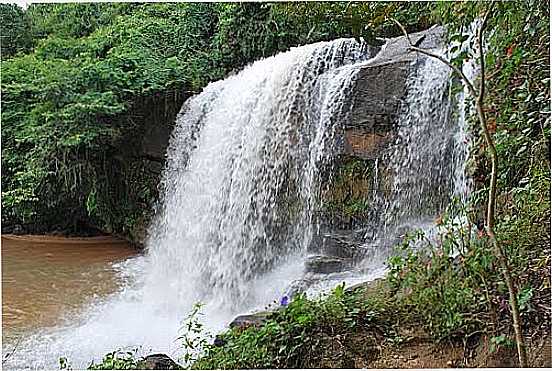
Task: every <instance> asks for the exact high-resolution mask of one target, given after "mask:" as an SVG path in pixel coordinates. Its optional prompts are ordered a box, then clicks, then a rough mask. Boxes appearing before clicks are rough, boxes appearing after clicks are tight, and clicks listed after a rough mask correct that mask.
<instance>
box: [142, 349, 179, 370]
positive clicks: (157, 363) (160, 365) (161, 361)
mask: <svg viewBox="0 0 552 371" xmlns="http://www.w3.org/2000/svg"><path fill="white" fill-rule="evenodd" d="M143 365H144V369H146V370H182V369H183V367H181V366H180V365H179V364H178V363H176V362H175V361H173V360H172V359H171V358H170V357H169V356H168V355H166V354H161V353H158V354H150V355H149V356H146V357H145V358H144V361H143Z"/></svg>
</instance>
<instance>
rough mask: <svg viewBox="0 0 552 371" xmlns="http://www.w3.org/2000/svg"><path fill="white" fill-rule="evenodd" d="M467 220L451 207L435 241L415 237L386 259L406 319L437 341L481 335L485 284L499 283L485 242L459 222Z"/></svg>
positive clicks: (486, 306) (488, 302)
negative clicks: (414, 320)
mask: <svg viewBox="0 0 552 371" xmlns="http://www.w3.org/2000/svg"><path fill="white" fill-rule="evenodd" d="M465 216H466V214H465V212H464V211H463V210H462V209H454V208H452V207H451V208H450V209H449V211H448V212H447V213H445V215H443V217H442V223H441V224H440V226H439V232H438V236H436V237H433V238H429V237H428V236H426V235H425V234H424V233H423V232H422V231H418V232H416V233H414V234H412V235H410V236H409V237H408V238H406V239H405V240H404V242H403V244H402V245H401V246H400V247H399V254H398V255H395V256H393V257H391V258H390V259H389V267H390V272H389V274H388V281H389V283H390V284H391V286H392V287H393V288H394V290H396V292H397V295H398V296H399V297H400V298H401V302H402V303H403V305H406V306H408V307H409V308H411V309H410V313H411V314H412V315H413V316H415V317H416V318H417V319H418V320H419V321H420V323H423V324H424V326H425V327H426V328H427V330H428V331H429V332H430V333H431V334H432V335H434V336H435V337H437V338H439V339H441V338H446V337H450V336H453V335H461V334H469V333H471V332H473V331H474V330H476V329H480V328H481V324H482V320H481V318H480V317H479V314H480V313H486V312H488V311H489V310H490V306H491V299H490V298H489V296H488V295H489V294H488V290H489V282H497V281H496V280H500V279H501V278H500V276H497V275H496V274H495V270H496V267H495V265H494V264H495V257H494V256H493V255H492V254H491V253H490V250H489V248H488V246H487V243H486V240H485V239H484V238H482V237H480V236H478V234H477V233H476V231H472V230H471V229H470V225H469V223H466V222H459V220H466V218H465ZM453 256H456V257H453ZM483 319H484V317H483Z"/></svg>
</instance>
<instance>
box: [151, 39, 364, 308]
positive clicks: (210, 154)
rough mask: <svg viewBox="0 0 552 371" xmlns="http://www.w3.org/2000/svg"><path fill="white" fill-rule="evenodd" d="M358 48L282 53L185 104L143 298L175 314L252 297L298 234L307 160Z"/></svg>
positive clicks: (317, 156) (302, 243) (303, 235)
mask: <svg viewBox="0 0 552 371" xmlns="http://www.w3.org/2000/svg"><path fill="white" fill-rule="evenodd" d="M367 56H368V54H367V53H366V52H365V51H363V48H362V47H361V46H360V45H359V44H358V43H356V42H355V41H354V40H349V39H340V40H336V41H333V42H330V43H319V44H313V45H309V46H306V47H302V48H296V49H292V50H291V51H290V52H288V53H284V54H280V55H278V56H276V57H273V58H268V59H265V60H262V61H259V62H257V63H254V64H253V65H251V66H249V67H248V68H246V69H245V70H244V71H242V72H241V73H239V74H238V75H236V76H232V77H229V78H227V79H226V80H223V81H219V82H217V83H214V84H211V85H209V86H208V87H207V88H206V89H205V91H204V92H203V93H201V94H200V95H198V96H197V97H194V98H192V99H191V100H190V101H189V102H188V103H187V104H186V106H185V107H184V109H183V112H182V114H181V115H180V117H179V118H178V120H177V128H176V130H175V134H174V135H173V137H172V141H171V144H170V148H169V151H168V165H167V169H166V171H165V175H164V179H165V181H164V190H163V194H164V200H163V207H162V210H161V212H160V214H159V217H158V219H157V220H156V221H155V223H154V225H153V230H152V234H151V238H150V240H149V242H148V252H149V256H150V259H151V261H152V264H151V271H150V272H149V275H148V282H147V285H146V290H147V296H148V297H152V298H154V302H155V303H165V310H177V311H178V312H179V313H182V312H183V311H184V309H186V308H187V307H189V304H190V303H193V302H196V301H202V302H207V303H210V305H212V306H213V307H215V306H216V307H218V310H232V311H236V310H244V309H246V308H251V306H252V305H254V304H258V303H259V301H258V298H255V297H254V292H253V289H252V287H251V283H252V282H253V281H254V279H255V278H258V277H260V276H261V275H263V274H264V273H266V272H268V271H270V269H271V268H273V267H274V266H275V265H277V264H278V263H279V262H280V261H281V260H282V259H284V258H286V257H287V256H289V255H290V254H294V253H299V254H300V253H301V252H303V251H304V250H305V249H306V246H307V244H308V242H309V241H310V228H312V222H311V221H312V210H313V207H314V203H315V198H316V189H317V182H318V179H317V176H318V174H319V171H317V168H318V166H320V164H321V163H324V161H325V160H326V159H327V158H328V157H329V156H328V154H329V153H331V151H328V150H327V145H328V142H331V131H332V128H333V123H335V122H336V121H337V120H338V119H339V115H340V112H341V111H342V107H341V106H342V105H343V102H344V96H345V95H346V93H347V92H348V90H350V89H348V88H350V84H351V81H352V78H353V76H354V69H352V68H347V66H344V65H347V64H353V63H357V62H359V61H362V60H365V59H366V58H367ZM342 66H343V67H342ZM192 133H193V134H194V135H193V136H192V135H191V134H192Z"/></svg>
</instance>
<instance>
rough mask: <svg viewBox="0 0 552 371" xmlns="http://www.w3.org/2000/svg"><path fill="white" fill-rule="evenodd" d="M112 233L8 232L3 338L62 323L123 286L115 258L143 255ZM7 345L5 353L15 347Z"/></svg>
mask: <svg viewBox="0 0 552 371" xmlns="http://www.w3.org/2000/svg"><path fill="white" fill-rule="evenodd" d="M137 254H138V252H137V250H136V249H134V248H132V247H131V246H130V245H129V244H128V243H127V242H125V241H122V240H118V239H115V238H112V237H105V236H101V237H89V238H63V237H52V236H14V235H3V236H2V341H3V343H4V344H5V345H8V347H9V345H10V344H11V345H12V346H13V345H14V344H16V343H17V341H18V339H19V338H20V337H22V336H25V335H26V334H29V333H33V332H35V331H37V330H40V329H43V328H47V327H53V326H57V325H60V324H62V323H63V321H64V320H67V319H69V318H71V317H72V315H74V314H76V313H77V312H78V311H79V310H80V309H82V308H83V306H85V305H86V304H87V303H89V302H91V301H92V300H94V299H96V298H98V297H103V296H107V295H109V294H111V293H113V292H115V291H116V290H117V289H118V288H119V287H120V284H121V282H120V279H118V276H117V275H116V265H115V264H114V263H117V262H120V261H123V260H125V259H127V258H129V257H132V256H135V255H137ZM8 347H5V348H4V354H6V352H9V348H8Z"/></svg>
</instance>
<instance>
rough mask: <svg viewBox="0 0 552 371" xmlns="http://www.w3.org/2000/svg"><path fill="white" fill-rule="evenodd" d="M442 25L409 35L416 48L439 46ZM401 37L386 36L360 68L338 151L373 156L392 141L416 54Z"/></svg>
mask: <svg viewBox="0 0 552 371" xmlns="http://www.w3.org/2000/svg"><path fill="white" fill-rule="evenodd" d="M443 35H444V29H443V28H442V27H434V28H431V29H429V30H426V31H422V32H418V33H415V34H412V35H410V38H411V40H412V42H413V43H415V42H417V41H418V40H421V39H422V37H423V38H424V39H423V41H422V42H421V44H420V46H419V47H420V48H423V49H433V48H437V47H438V46H439V45H440V41H441V40H442V38H443ZM408 46H409V45H408V42H407V40H406V38H405V37H397V38H394V39H390V40H389V41H388V42H387V44H386V45H385V46H384V47H383V48H382V51H381V52H380V53H379V54H378V55H377V57H376V58H374V59H372V60H370V61H369V62H368V63H366V64H365V65H363V66H361V67H360V71H359V72H358V75H357V79H356V82H355V86H354V88H353V96H352V111H351V116H350V120H349V121H348V122H345V123H344V124H343V128H342V131H341V133H340V134H339V135H340V139H341V140H340V142H341V143H343V146H342V148H341V151H342V153H344V154H348V155H353V156H357V157H360V158H363V159H375V158H378V157H380V156H381V154H382V152H383V151H384V150H385V149H386V148H387V147H388V146H389V145H390V144H391V143H392V142H393V141H394V139H395V135H396V129H397V123H398V122H397V121H398V118H399V114H400V111H401V101H402V100H403V99H404V98H405V95H406V82H407V79H408V75H409V74H410V73H411V72H412V70H413V67H414V63H413V62H415V61H416V59H417V58H419V56H418V55H417V54H416V53H414V52H410V51H409V50H408Z"/></svg>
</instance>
